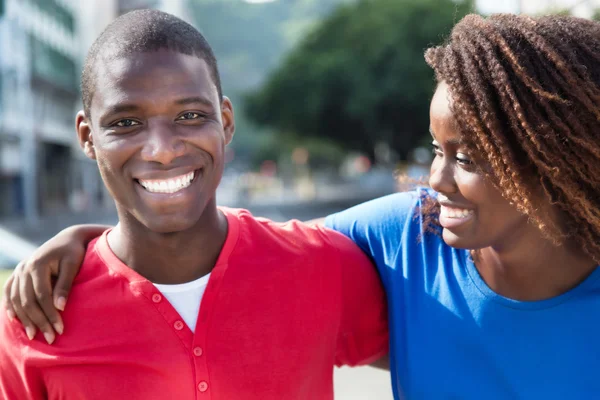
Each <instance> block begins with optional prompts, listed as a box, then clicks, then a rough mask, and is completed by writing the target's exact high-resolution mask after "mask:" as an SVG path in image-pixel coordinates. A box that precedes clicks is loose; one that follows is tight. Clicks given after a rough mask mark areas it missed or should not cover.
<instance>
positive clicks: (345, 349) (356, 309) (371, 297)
mask: <svg viewBox="0 0 600 400" xmlns="http://www.w3.org/2000/svg"><path fill="white" fill-rule="evenodd" d="M328 232H329V233H330V239H331V241H332V242H333V245H334V246H335V248H336V249H337V251H338V259H339V262H340V273H341V290H340V293H341V307H340V310H341V316H340V328H339V333H338V341H337V351H336V360H335V363H336V365H337V366H341V365H350V366H355V365H364V364H370V363H372V362H373V361H376V360H377V359H379V358H380V357H382V356H384V355H385V354H387V353H388V350H389V337H388V322H387V307H386V299H385V294H384V291H383V287H382V285H381V281H380V280H379V276H378V275H377V271H376V269H375V268H374V266H373V264H372V263H371V261H370V260H369V258H368V257H367V256H366V255H365V254H364V253H363V252H362V251H361V250H360V249H359V248H358V247H357V246H356V245H355V244H354V243H352V241H350V240H348V238H346V237H344V236H342V235H340V234H339V233H337V232H333V231H328Z"/></svg>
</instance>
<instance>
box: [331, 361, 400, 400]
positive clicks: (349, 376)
mask: <svg viewBox="0 0 600 400" xmlns="http://www.w3.org/2000/svg"><path fill="white" fill-rule="evenodd" d="M334 384H335V400H393V396H392V385H391V382H390V373H389V372H387V371H384V370H381V369H376V368H372V367H359V368H348V367H343V368H336V370H335V379H334Z"/></svg>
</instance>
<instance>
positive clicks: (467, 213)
mask: <svg viewBox="0 0 600 400" xmlns="http://www.w3.org/2000/svg"><path fill="white" fill-rule="evenodd" d="M449 99H450V97H449V93H448V86H447V85H446V84H445V83H443V82H442V83H441V84H440V85H439V86H438V88H437V89H436V92H435V94H434V96H433V99H432V100H431V107H430V122H431V135H432V136H433V143H432V144H433V149H434V152H435V158H434V160H433V162H432V164H431V175H430V178H429V183H430V185H431V187H432V188H433V189H434V190H435V191H436V192H438V193H439V196H438V200H439V203H440V205H441V208H440V224H441V226H442V228H443V235H442V236H443V238H444V241H445V242H446V243H447V244H448V245H450V246H452V247H457V248H465V249H481V248H485V247H490V246H491V247H495V248H497V249H498V250H501V248H503V247H506V246H510V245H511V243H513V242H514V241H515V240H521V239H522V238H523V234H524V233H527V232H530V231H533V230H534V229H536V228H535V227H534V226H533V225H532V224H529V223H528V219H527V217H526V216H525V215H523V214H522V213H520V212H519V211H517V210H516V208H515V207H513V206H512V205H511V204H510V203H509V202H508V201H507V200H506V199H505V198H504V197H502V195H501V194H500V191H499V190H498V189H497V188H496V187H495V186H494V185H492V183H491V182H489V181H488V180H487V179H486V178H485V176H484V175H483V174H482V173H480V168H485V167H486V166H485V165H476V164H475V162H474V160H477V159H478V158H477V157H476V155H473V154H468V153H467V149H466V147H465V146H464V145H463V144H462V143H461V137H460V134H459V131H458V129H457V127H456V122H455V120H454V118H453V115H452V111H451V109H450V100H449ZM474 156H475V157H474Z"/></svg>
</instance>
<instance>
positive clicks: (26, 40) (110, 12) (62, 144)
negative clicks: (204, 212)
mask: <svg viewBox="0 0 600 400" xmlns="http://www.w3.org/2000/svg"><path fill="white" fill-rule="evenodd" d="M137 8H157V9H161V10H163V11H166V12H169V13H172V14H175V15H177V16H179V17H180V18H182V19H184V20H186V21H188V22H189V23H191V24H192V25H194V26H196V27H197V28H198V29H199V30H200V31H201V32H202V33H203V34H204V35H205V36H206V38H207V39H208V41H209V43H211V45H212V46H213V48H214V50H215V53H216V56H217V59H218V61H219V68H220V72H221V76H222V82H223V87H224V93H225V94H226V95H227V96H229V97H230V98H231V99H232V101H233V103H234V106H235V109H236V119H237V132H236V136H235V138H234V142H233V144H232V145H231V146H230V147H229V149H228V152H227V166H226V170H225V175H224V177H223V181H222V183H221V187H220V189H219V192H218V202H219V203H220V204H222V205H227V206H233V207H244V208H248V209H250V210H251V211H252V212H253V213H254V214H255V215H260V216H265V217H268V218H271V219H274V220H280V221H283V220H287V219H290V218H298V219H302V220H306V219H312V218H317V217H321V216H325V215H327V214H329V213H332V212H335V211H338V210H341V209H344V208H347V207H349V206H352V205H354V204H358V203H360V202H363V201H366V200H369V199H372V198H375V197H379V196H381V195H385V194H388V193H392V192H394V191H396V190H399V189H400V188H399V187H398V184H397V179H396V177H397V176H398V174H405V175H408V176H409V177H410V178H412V179H419V178H421V177H423V178H425V177H426V175H427V174H428V170H429V163H430V160H431V158H430V154H431V153H430V150H429V147H428V142H429V134H428V103H429V100H430V97H431V94H432V93H433V88H434V80H433V74H432V72H431V71H430V69H429V68H428V67H427V66H426V64H425V62H424V60H423V51H424V49H426V48H427V47H429V46H431V45H435V44H439V43H441V42H442V41H443V39H444V37H445V36H446V35H447V34H448V33H449V32H450V30H451V28H452V26H453V24H454V23H455V22H457V21H458V20H459V19H460V18H461V17H462V16H463V15H465V14H466V13H469V12H479V13H482V14H491V13H495V12H514V13H528V14H543V13H566V14H573V15H577V16H581V17H584V18H595V19H599V17H600V12H599V10H600V0H86V1H77V0H0V269H2V268H11V267H14V265H15V264H16V262H17V260H19V259H21V258H23V257H25V256H26V255H27V254H29V253H30V252H31V251H32V249H33V248H34V246H36V245H38V244H40V243H42V242H44V241H45V240H47V239H48V238H50V237H51V236H52V235H54V234H55V233H57V232H58V231H59V230H60V229H62V228H64V227H66V226H69V225H72V224H76V223H89V222H94V223H105V224H114V223H115V222H116V213H115V208H114V204H113V202H112V199H111V198H110V196H109V195H108V193H107V192H106V191H105V189H104V187H103V184H102V181H101V179H100V176H99V174H98V172H97V168H96V165H95V164H94V163H93V162H91V161H90V160H88V159H87V158H85V157H84V155H83V153H82V151H81V150H80V148H79V146H78V144H77V143H76V136H75V131H74V116H75V113H76V111H77V110H78V109H79V108H80V107H81V103H80V92H79V87H78V85H79V74H80V71H81V67H82V63H83V59H84V57H85V55H86V52H87V50H88V48H89V46H90V45H91V43H92V42H93V41H94V39H95V38H96V36H97V35H98V34H99V33H100V32H101V31H102V30H103V29H104V27H105V26H106V25H107V24H108V23H110V22H111V21H112V20H113V19H114V18H116V17H117V16H119V15H121V14H123V13H125V12H127V11H130V10H133V9H137ZM8 272H9V270H5V271H4V272H2V271H0V283H2V281H3V279H4V278H5V277H6V276H7V274H8ZM336 385H337V386H338V398H342V399H382V400H385V399H391V395H390V394H389V383H388V378H387V374H386V373H384V372H380V373H378V372H377V371H375V370H371V369H369V370H363V369H357V370H354V371H350V370H342V371H341V372H339V373H338V375H337V377H336Z"/></svg>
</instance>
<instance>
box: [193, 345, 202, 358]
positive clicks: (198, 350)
mask: <svg viewBox="0 0 600 400" xmlns="http://www.w3.org/2000/svg"><path fill="white" fill-rule="evenodd" d="M194 355H195V356H196V357H200V356H201V355H202V348H200V347H194Z"/></svg>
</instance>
